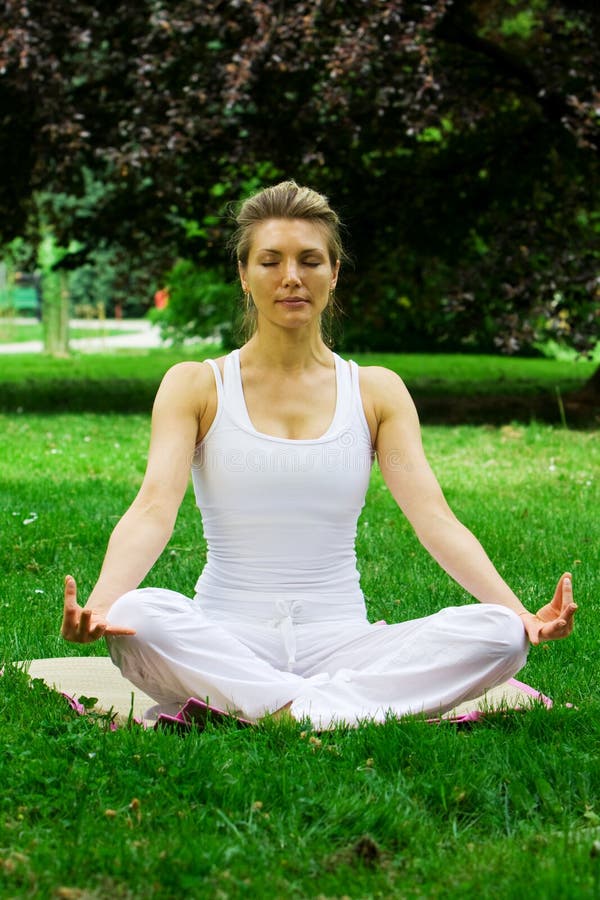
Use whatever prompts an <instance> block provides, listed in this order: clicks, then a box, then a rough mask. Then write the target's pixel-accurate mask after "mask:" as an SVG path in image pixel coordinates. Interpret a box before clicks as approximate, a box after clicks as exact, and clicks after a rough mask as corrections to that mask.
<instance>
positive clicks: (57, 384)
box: [0, 345, 596, 418]
mask: <svg viewBox="0 0 600 900" xmlns="http://www.w3.org/2000/svg"><path fill="white" fill-rule="evenodd" d="M219 352H220V351H219V349H218V348H217V347H215V346H209V345H205V346H202V347H193V348H190V347H188V348H185V349H179V350H178V349H153V350H140V351H137V352H133V351H125V352H118V351H117V352H113V353H101V354H73V355H72V356H71V357H70V358H68V359H52V358H51V357H48V356H45V355H43V354H23V355H21V354H19V355H15V356H5V357H0V411H4V412H14V411H16V410H22V411H25V412H53V411H54V412H59V411H69V412H75V411H79V412H86V411H90V412H147V411H148V410H149V409H150V407H151V405H152V399H153V397H154V394H155V393H156V389H157V386H158V384H159V382H160V379H161V378H162V376H163V375H164V373H165V371H166V370H167V369H168V368H169V366H171V365H173V364H174V363H176V362H180V361H181V360H187V359H204V358H206V357H207V356H215V355H217V354H218V353H219ZM353 358H355V359H356V360H357V362H359V363H361V364H363V365H384V366H388V367H389V368H391V369H393V370H394V371H396V372H398V374H400V375H401V377H402V378H403V379H404V380H405V382H406V383H407V385H408V387H409V389H410V390H411V391H412V392H413V394H414V396H415V398H416V399H417V401H419V399H420V398H421V399H423V400H424V401H425V400H426V399H427V398H428V397H439V396H441V397H449V398H452V399H453V401H454V402H456V401H458V400H460V399H464V398H468V397H473V396H477V397H491V398H493V397H497V398H511V397H517V398H523V397H527V396H551V397H552V398H553V403H554V406H555V407H556V401H555V399H554V398H555V396H556V392H557V391H558V392H560V393H561V394H563V395H564V394H565V393H567V392H568V391H571V390H575V389H576V388H578V387H581V386H582V385H583V384H584V383H585V381H587V379H588V378H590V377H591V375H592V373H593V372H594V369H595V367H596V364H595V363H593V362H589V361H588V362H586V361H579V362H564V361H557V360H548V359H520V358H509V357H499V356H475V355H473V356H461V355H452V354H448V355H443V354H439V355H437V354H436V355H427V354H401V355H390V354H353ZM488 406H489V404H488ZM492 406H493V403H492ZM553 408H554V407H553ZM556 409H558V408H557V407H556ZM526 414H527V418H529V414H528V413H527V411H526ZM438 418H439V414H438Z"/></svg>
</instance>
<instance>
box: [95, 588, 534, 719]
mask: <svg viewBox="0 0 600 900" xmlns="http://www.w3.org/2000/svg"><path fill="white" fill-rule="evenodd" d="M263 606H264V604H263ZM269 608H270V610H271V614H270V616H269V617H266V616H265V615H264V614H262V615H260V616H258V617H255V616H253V615H252V613H251V610H247V609H246V605H245V604H244V606H243V607H242V606H241V605H240V607H239V610H240V611H238V612H237V613H236V614H235V615H233V616H232V613H231V610H228V612H227V614H226V615H227V618H226V619H224V618H222V614H219V613H218V612H215V610H214V609H212V608H209V609H208V610H206V609H205V608H204V607H203V605H201V604H200V602H199V601H197V600H192V599H190V598H188V597H184V596H183V595H182V594H178V593H176V592H174V591H169V590H164V589H162V588H142V589H140V590H136V591H130V592H129V593H127V594H125V595H124V596H123V597H121V598H119V600H117V602H116V603H115V604H114V606H113V607H112V608H111V610H110V612H109V616H108V619H109V621H110V623H111V624H119V625H123V626H127V627H130V628H135V630H136V634H135V635H133V636H122V637H109V638H107V643H108V647H109V651H110V654H111V657H112V660H113V662H114V663H115V665H117V666H118V667H119V668H120V670H121V672H122V673H123V675H124V676H125V677H126V678H128V679H129V680H130V681H131V682H133V684H135V685H136V686H137V687H139V688H140V690H143V691H144V692H145V693H147V694H148V695H149V696H150V697H152V698H153V699H155V700H156V702H157V704H158V706H159V709H160V711H161V712H168V713H174V712H176V711H178V709H179V708H180V707H181V706H182V705H183V703H185V701H186V700H187V699H188V698H189V697H197V698H199V699H202V700H207V701H208V702H209V703H210V704H211V705H213V706H217V707H220V708H222V709H228V710H230V711H231V712H236V713H238V714H240V715H243V716H244V717H245V718H248V719H250V720H253V721H255V720H257V719H259V718H260V717H261V716H264V715H265V714H267V713H270V712H275V711H276V710H278V709H280V708H281V707H282V706H285V705H286V704H288V703H290V702H291V707H290V712H291V714H292V715H293V716H294V718H296V719H299V720H302V719H309V720H310V722H311V723H312V725H313V726H314V727H315V728H317V729H326V728H331V727H333V726H334V725H335V724H336V723H345V724H347V725H356V724H358V723H359V722H361V721H364V720H367V719H368V720H374V721H377V722H381V721H383V720H384V719H385V717H386V715H387V714H392V715H396V716H403V715H406V714H409V713H425V714H432V715H437V714H440V713H443V712H445V711H447V710H449V709H452V708H453V707H454V706H456V705H457V704H459V703H461V702H463V701H465V700H469V699H472V698H473V697H478V696H480V695H481V694H483V693H484V692H485V691H486V690H488V689H489V688H492V687H494V686H495V685H497V684H501V683H502V682H504V681H506V680H507V679H508V678H510V677H512V676H513V675H515V674H516V673H517V672H518V671H519V669H520V668H521V667H522V666H523V665H524V664H525V661H526V659H527V650H528V642H527V638H526V634H525V630H524V628H523V624H522V622H521V620H520V618H519V617H518V616H517V615H516V613H514V612H512V611H511V610H507V609H505V608H504V607H502V606H496V605H492V604H474V605H469V606H459V607H449V608H447V609H442V610H441V611H440V612H438V613H435V614H434V615H432V616H427V617H425V618H421V619H414V620H412V621H408V622H401V623H399V624H396V625H385V624H375V625H372V624H370V623H369V622H367V621H366V620H365V619H364V618H362V617H360V616H358V617H357V616H356V615H355V614H353V615H352V616H351V617H349V618H348V619H347V620H346V619H341V620H335V621H334V620H332V619H331V618H329V619H324V620H319V621H314V619H313V620H311V621H310V622H305V621H303V617H302V612H301V604H295V603H294V602H292V601H289V602H287V603H286V601H283V602H281V601H280V602H278V603H276V604H270V607H269ZM297 608H300V612H297Z"/></svg>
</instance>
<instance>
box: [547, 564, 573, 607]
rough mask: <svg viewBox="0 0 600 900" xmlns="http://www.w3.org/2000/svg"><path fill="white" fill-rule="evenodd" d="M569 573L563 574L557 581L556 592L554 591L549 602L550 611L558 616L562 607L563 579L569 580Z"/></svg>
mask: <svg viewBox="0 0 600 900" xmlns="http://www.w3.org/2000/svg"><path fill="white" fill-rule="evenodd" d="M570 577H571V576H570V573H569V572H564V573H563V574H562V575H561V576H560V578H559V579H558V583H557V585H556V590H555V591H554V596H553V598H552V600H551V601H550V606H551V607H552V609H553V610H554V611H555V612H556V613H557V614H558V613H559V611H560V610H561V609H562V606H563V587H564V582H565V578H570Z"/></svg>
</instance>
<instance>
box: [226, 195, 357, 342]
mask: <svg viewBox="0 0 600 900" xmlns="http://www.w3.org/2000/svg"><path fill="white" fill-rule="evenodd" d="M269 219H306V220H307V221H309V222H312V223H313V224H314V225H316V226H317V227H319V228H321V229H322V231H323V233H324V235H325V238H326V240H327V250H328V253H329V261H330V263H331V265H332V267H333V266H335V265H336V263H337V261H338V260H345V259H347V255H346V252H345V250H344V246H343V243H342V238H341V234H340V232H341V222H340V218H339V216H338V214H337V213H336V212H335V211H334V210H333V209H332V208H331V206H330V205H329V200H328V198H327V197H325V195H324V194H319V193H318V192H317V191H314V190H313V189H312V188H309V187H302V186H300V185H298V184H296V182H295V181H281V182H280V183H279V184H275V185H273V186H272V187H267V188H264V189H263V190H261V191H259V192H258V193H256V194H254V195H252V196H251V197H248V198H247V199H246V200H244V201H242V203H241V205H240V206H239V209H238V211H237V214H236V215H235V222H236V225H237V228H236V230H235V232H234V234H233V237H232V239H231V247H232V249H233V251H234V253H235V256H236V259H237V260H238V262H239V263H241V265H242V266H244V267H245V266H247V264H248V256H249V254H250V247H251V245H252V238H253V233H254V229H255V227H256V226H257V225H260V224H261V223H262V222H266V221H268V220H269ZM334 308H335V298H334V297H332V298H331V301H330V303H329V305H328V309H327V314H328V318H329V319H332V317H333V312H334ZM255 329H256V311H255V309H254V305H253V304H252V303H251V302H250V303H247V306H246V310H245V313H244V321H243V331H244V333H245V335H246V338H248V337H250V335H251V334H253V333H254V331H255Z"/></svg>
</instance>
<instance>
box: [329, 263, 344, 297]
mask: <svg viewBox="0 0 600 900" xmlns="http://www.w3.org/2000/svg"><path fill="white" fill-rule="evenodd" d="M340 265H341V264H340V260H339V259H337V260H336V262H335V266H334V267H333V272H332V275H331V286H330V290H332V291H333V290H335V286H336V284H337V280H338V275H339V274H340Z"/></svg>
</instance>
